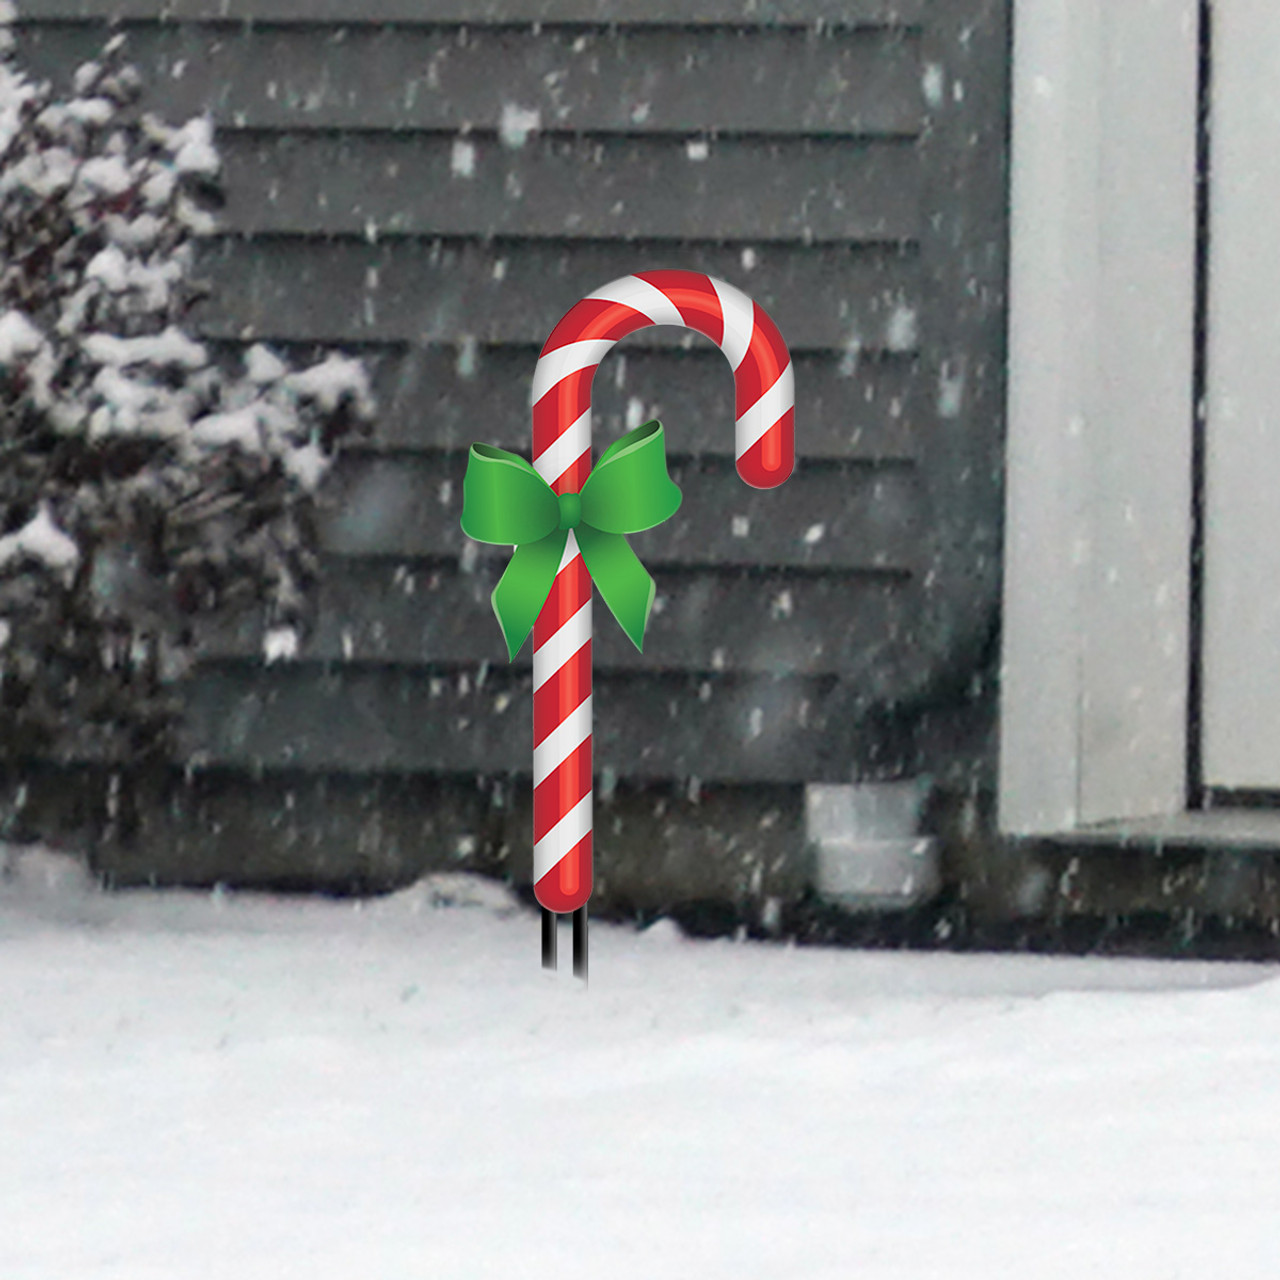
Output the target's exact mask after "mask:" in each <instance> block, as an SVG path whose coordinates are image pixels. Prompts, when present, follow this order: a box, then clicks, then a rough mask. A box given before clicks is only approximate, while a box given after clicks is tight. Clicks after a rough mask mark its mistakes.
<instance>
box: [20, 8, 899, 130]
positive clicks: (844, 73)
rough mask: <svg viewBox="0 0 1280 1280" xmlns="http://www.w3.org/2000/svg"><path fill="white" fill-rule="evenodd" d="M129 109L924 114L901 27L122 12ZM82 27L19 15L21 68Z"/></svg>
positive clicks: (462, 124)
mask: <svg viewBox="0 0 1280 1280" xmlns="http://www.w3.org/2000/svg"><path fill="white" fill-rule="evenodd" d="M126 30H127V36H128V46H127V48H128V56H129V60H130V61H131V62H133V63H134V65H135V66H137V67H138V68H139V69H140V70H141V71H142V72H143V73H144V75H145V77H146V85H147V92H146V94H145V96H144V99H143V101H142V103H141V104H140V106H139V110H147V111H154V112H158V113H159V114H161V115H162V116H164V117H165V118H166V119H171V120H178V119H184V118H186V117H187V116H190V115H195V114H199V113H201V112H203V111H205V110H212V111H213V113H214V119H215V121H216V122H217V125H218V126H219V128H220V129H226V128H231V127H235V128H240V127H247V128H251V129H262V128H268V129H303V130H305V129H335V128H342V129H423V130H435V131H441V130H458V129H463V128H467V129H472V130H479V131H485V130H488V131H490V132H493V131H496V130H497V129H498V127H499V125H500V123H501V122H502V119H503V110H504V108H505V107H508V106H509V105H511V104H518V105H519V106H520V107H521V108H523V109H524V110H532V111H536V112H538V113H539V115H540V117H541V124H542V127H543V128H545V129H548V130H586V131H589V132H591V133H595V134H601V133H629V134H648V133H669V132H678V133H684V134H691V133H698V132H701V131H703V130H708V129H715V130H716V131H717V132H718V133H719V134H720V135H722V136H723V135H726V134H732V133H753V134H798V133H818V134H823V135H827V136H838V135H914V134H916V133H918V132H919V130H920V127H921V124H922V117H923V100H922V95H921V88H920V83H921V82H920V69H919V65H918V64H919V59H918V55H917V50H916V39H915V37H914V36H905V37H904V35H903V34H902V33H901V32H897V31H886V30H879V31H877V30H870V29H864V30H857V31H851V32H847V33H842V34H840V35H837V36H833V35H830V34H824V35H822V36H814V35H813V34H812V33H811V32H808V31H797V30H790V29H783V30H777V29H774V30H755V31H747V32H742V31H736V32H735V31H720V30H716V31H701V32H700V31H696V30H683V31H649V30H644V29H641V30H638V31H626V30H624V31H622V32H619V33H617V34H616V35H611V34H610V33H608V32H605V31H591V32H579V31H562V30H557V29H556V28H551V29H548V30H543V31H535V30H534V29H532V28H525V29H511V28H501V29H496V30H489V31H485V30H480V31H476V32H473V33H469V34H468V37H467V39H466V40H465V42H462V41H460V40H459V38H458V33H457V31H455V30H450V29H449V28H446V27H417V28H410V29H404V28H394V27H368V28H355V29H353V30H350V31H347V32H345V34H344V38H342V39H340V40H337V39H335V38H334V35H335V33H334V32H333V31H332V30H331V29H326V28H324V27H311V28H305V29H302V30H298V29H296V28H294V29H290V28H283V27H260V26H252V27H243V28H233V29H228V28H227V27H225V26H221V25H219V26H207V25H191V24H182V25H178V24H155V23H150V24H145V25H131V26H129V27H128V28H127V29H126ZM102 39H103V32H102V28H101V26H100V25H97V24H86V23H80V24H58V25H55V26H27V27H24V28H22V29H21V32H20V40H19V55H20V57H21V59H22V64H23V66H24V67H27V68H29V69H30V71H31V73H32V74H34V75H36V76H39V77H41V78H43V79H48V80H50V81H51V82H52V83H53V84H55V85H58V86H62V85H65V84H69V83H70V80H71V76H72V72H73V71H74V69H75V67H76V66H78V65H79V64H80V63H82V62H84V61H86V60H88V59H89V58H92V57H94V56H96V55H97V53H98V51H99V49H100V47H101V43H102Z"/></svg>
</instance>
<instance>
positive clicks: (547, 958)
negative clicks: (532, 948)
mask: <svg viewBox="0 0 1280 1280" xmlns="http://www.w3.org/2000/svg"><path fill="white" fill-rule="evenodd" d="M556 920H557V916H556V913H555V912H554V911H548V910H547V908H546V907H543V908H542V967H543V968H544V969H554V968H555V967H556Z"/></svg>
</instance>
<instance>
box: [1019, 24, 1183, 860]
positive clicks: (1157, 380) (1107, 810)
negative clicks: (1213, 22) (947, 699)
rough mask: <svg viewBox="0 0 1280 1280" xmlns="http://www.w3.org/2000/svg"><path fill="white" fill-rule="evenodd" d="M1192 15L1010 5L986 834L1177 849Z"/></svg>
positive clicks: (1180, 810)
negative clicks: (1003, 460) (1000, 585)
mask: <svg viewBox="0 0 1280 1280" xmlns="http://www.w3.org/2000/svg"><path fill="white" fill-rule="evenodd" d="M1198 45H1199V38H1198V5H1197V3H1196V0H1014V23H1013V67H1012V83H1013V94H1012V113H1013V114H1012V151H1011V175H1010V176H1011V195H1010V199H1011V208H1010V228H1011V230H1010V235H1011V247H1010V300H1009V392H1008V416H1007V429H1008V436H1007V468H1006V483H1007V501H1006V518H1005V548H1004V602H1003V654H1002V683H1001V725H1000V768H999V784H998V785H999V797H998V798H999V822H1000V827H1001V830H1002V831H1004V832H1006V833H1007V834H1010V835H1024V836H1032V835H1034V836H1054V835H1065V834H1072V833H1087V832H1089V831H1090V830H1093V831H1097V830H1098V829H1099V828H1102V829H1104V830H1105V829H1106V828H1108V827H1113V826H1114V825H1115V824H1117V823H1118V824H1121V825H1122V826H1127V827H1129V828H1134V829H1140V828H1142V827H1143V826H1145V827H1146V828H1147V829H1149V830H1151V831H1153V832H1155V833H1157V834H1158V833H1159V832H1161V831H1162V830H1165V829H1168V830H1174V829H1176V828H1177V827H1178V826H1179V825H1181V826H1183V827H1184V828H1185V826H1186V819H1187V818H1188V817H1191V818H1193V819H1194V817H1195V815H1188V814H1187V813H1186V777H1187V749H1188V740H1187V732H1188V730H1187V720H1188V716H1187V696H1188V671H1189V667H1188V663H1189V653H1190V647H1189V642H1190V608H1189V602H1190V564H1191V539H1192V515H1191V502H1192V439H1193V430H1192V414H1193V405H1192V397H1193V369H1194V310H1195V262H1196V225H1195V167H1196V106H1197V64H1198Z"/></svg>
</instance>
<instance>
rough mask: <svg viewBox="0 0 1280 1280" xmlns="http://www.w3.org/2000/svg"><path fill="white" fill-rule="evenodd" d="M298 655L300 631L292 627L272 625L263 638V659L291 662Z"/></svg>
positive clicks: (268, 663) (268, 662)
mask: <svg viewBox="0 0 1280 1280" xmlns="http://www.w3.org/2000/svg"><path fill="white" fill-rule="evenodd" d="M297 656H298V633H297V632H296V631H295V630H294V629H293V628H292V627H272V628H271V629H270V630H269V631H268V632H267V633H266V635H265V636H263V638H262V657H263V661H264V662H265V663H266V664H267V666H270V665H271V664H272V663H273V662H291V661H293V659H294V658H296V657H297Z"/></svg>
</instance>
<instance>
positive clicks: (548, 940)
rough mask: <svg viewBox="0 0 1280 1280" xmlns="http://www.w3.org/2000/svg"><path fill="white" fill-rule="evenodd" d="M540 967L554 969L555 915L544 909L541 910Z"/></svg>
mask: <svg viewBox="0 0 1280 1280" xmlns="http://www.w3.org/2000/svg"><path fill="white" fill-rule="evenodd" d="M575 936H576V935H575ZM542 967H543V968H544V969H554V968H555V967H556V913H555V912H554V911H548V910H547V908H546V907H543V908H542Z"/></svg>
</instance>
